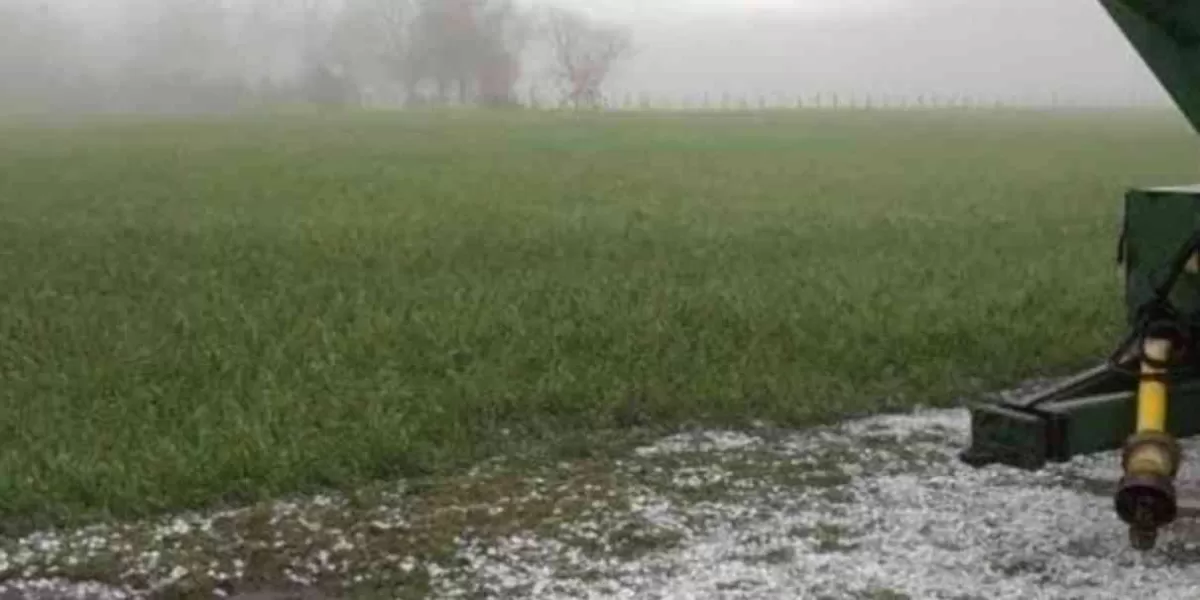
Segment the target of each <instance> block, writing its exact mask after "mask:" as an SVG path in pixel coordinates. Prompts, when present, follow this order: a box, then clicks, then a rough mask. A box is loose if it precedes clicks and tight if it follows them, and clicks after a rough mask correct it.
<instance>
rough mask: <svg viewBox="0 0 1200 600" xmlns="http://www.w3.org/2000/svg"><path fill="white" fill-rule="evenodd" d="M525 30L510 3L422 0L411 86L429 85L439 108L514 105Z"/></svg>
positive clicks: (525, 23)
mask: <svg viewBox="0 0 1200 600" xmlns="http://www.w3.org/2000/svg"><path fill="white" fill-rule="evenodd" d="M529 31H530V28H529V26H528V21H527V18H526V14H525V13H524V12H523V11H522V10H520V9H519V8H518V7H517V6H516V5H515V4H514V3H513V2H512V1H511V0H420V10H419V13H418V15H417V17H416V19H415V21H414V22H413V29H412V35H411V41H412V45H411V46H410V49H411V52H410V56H409V60H408V64H409V73H410V76H411V81H410V86H411V87H416V86H418V85H420V84H422V83H432V84H433V86H434V88H435V96H436V100H437V102H438V103H441V104H444V103H447V102H449V100H450V98H451V96H452V95H453V96H454V97H456V98H457V100H458V102H459V103H464V104H465V103H471V102H484V103H490V104H495V103H507V102H510V101H513V99H514V97H515V94H516V83H517V80H518V79H519V76H520V71H521V69H520V67H521V55H522V53H523V52H524V50H525V46H526V43H527V42H528V39H529Z"/></svg>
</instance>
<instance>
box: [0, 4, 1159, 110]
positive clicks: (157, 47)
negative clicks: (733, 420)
mask: <svg viewBox="0 0 1200 600" xmlns="http://www.w3.org/2000/svg"><path fill="white" fill-rule="evenodd" d="M554 7H561V8H566V9H569V10H570V11H572V12H571V13H565V14H571V15H574V16H573V19H574V20H570V21H562V20H560V21H558V23H559V25H560V29H559V30H557V31H559V32H560V33H561V32H562V31H568V32H569V33H570V35H569V36H568V37H570V39H572V40H574V43H573V44H572V45H571V46H570V47H564V46H562V43H561V41H562V39H564V38H562V37H559V38H554V37H553V36H552V35H550V33H551V31H550V29H549V27H548V25H547V23H548V22H549V21H547V14H548V13H547V12H546V11H547V10H549V9H551V8H554ZM434 13H437V14H441V15H442V20H437V19H432V18H426V17H428V15H430V14H434ZM468 21H469V24H468V25H464V23H467V22H468ZM564 23H566V25H564ZM567 25H569V27H568V26H567ZM564 27H565V29H563V28H564ZM468 30H469V31H468ZM618 33H620V34H621V35H622V36H626V35H627V37H621V36H618ZM618 38H620V39H623V40H625V41H628V42H629V43H628V45H627V46H625V45H621V48H620V49H621V50H628V51H626V52H618V51H616V50H617V46H618V45H620V44H617V43H616V42H615V41H614V40H617V39H618ZM556 39H557V40H558V42H559V45H558V46H556V45H555V43H554V41H555V40H556ZM566 50H569V52H568V51H566ZM0 77H2V78H3V79H2V83H0V86H2V87H0V111H9V112H11V111H17V112H21V111H80V112H88V111H157V112H162V111H173V112H179V111H184V112H186V111H228V110H236V109H240V108H244V107H247V106H262V105H274V104H289V103H298V104H299V103H308V104H311V103H317V104H321V105H326V106H333V105H336V106H359V105H377V106H409V105H413V104H429V103H446V104H454V103H457V104H463V103H504V104H524V105H530V104H535V105H538V106H555V105H560V104H562V103H564V102H566V103H572V104H575V105H579V104H581V103H583V104H604V105H607V106H626V105H629V104H632V103H637V102H651V103H653V104H656V105H661V106H682V105H690V106H697V105H700V104H707V105H709V106H713V107H716V106H718V105H721V104H726V105H728V104H732V103H745V104H751V103H752V104H756V105H757V104H787V105H795V103H796V102H797V101H800V102H805V103H809V104H811V103H813V102H814V101H820V102H822V103H825V104H828V103H831V102H832V101H833V99H834V98H837V99H838V102H840V103H848V102H851V101H854V102H865V101H867V100H868V99H869V100H870V101H871V102H873V103H874V104H877V105H878V104H912V103H916V102H918V101H920V102H922V103H925V102H935V103H936V102H942V103H945V102H952V101H953V102H969V103H973V104H988V105H990V104H993V103H998V102H1000V103H1005V104H1018V105H1035V106H1043V105H1047V104H1051V103H1054V104H1060V105H1093V106H1124V105H1132V104H1138V105H1163V104H1166V103H1167V102H1168V100H1167V97H1166V95H1165V94H1164V93H1163V91H1162V90H1161V88H1160V86H1159V85H1158V84H1157V83H1156V82H1155V81H1154V79H1153V78H1152V77H1151V76H1150V73H1149V72H1148V70H1147V69H1146V67H1145V66H1144V65H1143V64H1142V63H1141V61H1140V60H1139V59H1138V58H1137V57H1136V56H1135V55H1134V54H1133V52H1132V51H1131V49H1130V48H1129V45H1128V43H1127V42H1126V41H1125V39H1124V38H1123V37H1122V36H1121V34H1120V32H1119V31H1118V30H1117V29H1116V27H1115V26H1114V25H1113V24H1112V23H1111V22H1110V21H1109V19H1108V16H1107V14H1106V13H1105V12H1104V11H1103V9H1102V8H1101V7H1100V5H1099V3H1098V1H1097V0H1055V1H1054V2H1044V1H1036V0H744V1H740V2H739V1H736V0H607V1H600V0H557V1H555V0H546V1H543V2H539V3H537V4H531V3H530V2H528V1H526V2H518V1H516V0H514V1H513V2H511V3H510V2H506V1H504V0H240V1H234V0H0Z"/></svg>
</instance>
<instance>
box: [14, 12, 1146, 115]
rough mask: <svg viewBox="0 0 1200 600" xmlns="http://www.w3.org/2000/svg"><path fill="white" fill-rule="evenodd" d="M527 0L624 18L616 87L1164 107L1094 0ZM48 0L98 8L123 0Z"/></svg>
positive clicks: (618, 90)
mask: <svg viewBox="0 0 1200 600" xmlns="http://www.w3.org/2000/svg"><path fill="white" fill-rule="evenodd" d="M8 1H13V0H0V2H8ZM120 1H121V2H124V1H128V0H120ZM138 1H147V0H138ZM197 1H200V0H197ZM525 1H526V3H531V2H532V3H535V4H547V3H559V4H567V5H570V6H573V7H575V8H579V9H581V10H584V11H586V12H588V13H590V14H592V15H594V16H596V17H601V18H605V19H609V20H614V21H618V22H622V23H625V24H628V25H630V26H631V27H632V29H633V31H634V34H635V44H636V46H637V55H636V56H635V57H634V58H633V60H631V61H630V62H628V63H627V64H626V65H624V67H623V68H622V69H621V70H620V71H619V72H618V73H617V76H616V79H615V80H614V81H613V88H611V90H612V91H613V92H614V93H615V94H619V95H626V94H634V95H636V94H639V93H648V94H652V95H654V96H656V97H661V98H673V99H676V100H678V99H681V98H684V97H688V98H692V99H693V100H694V99H698V98H700V97H702V96H703V95H704V94H706V93H707V94H709V95H710V97H713V98H718V97H719V96H721V95H722V94H724V93H729V94H731V95H734V96H743V95H744V96H747V97H749V98H750V99H751V101H752V102H755V101H757V98H758V97H759V96H761V95H766V96H778V97H791V98H794V97H795V96H796V95H804V96H810V97H811V96H812V95H814V94H817V93H821V94H825V95H826V96H828V95H829V94H832V93H837V94H839V95H840V96H842V97H847V96H849V95H851V94H854V95H856V96H859V97H861V96H862V95H866V94H871V95H873V96H876V97H879V96H882V95H906V96H909V97H915V96H916V95H919V94H925V95H928V94H939V95H957V94H969V95H971V96H973V97H978V98H983V99H988V100H991V99H1005V100H1020V101H1023V102H1041V101H1049V99H1050V98H1051V97H1052V96H1055V95H1057V96H1058V97H1059V98H1060V100H1061V101H1063V102H1082V103H1105V104H1111V103H1128V102H1130V101H1134V100H1138V101H1142V102H1163V101H1165V96H1164V95H1163V93H1162V90H1161V88H1160V87H1159V86H1158V84H1157V82H1155V81H1154V79H1153V78H1152V77H1151V76H1150V74H1149V72H1148V71H1147V70H1146V68H1145V66H1144V65H1143V64H1142V63H1141V61H1140V60H1138V59H1137V57H1136V56H1135V55H1134V54H1133V53H1132V51H1131V50H1130V48H1129V45H1128V43H1127V42H1126V41H1125V39H1124V38H1123V37H1122V36H1121V34H1120V32H1119V31H1118V30H1117V29H1116V27H1115V26H1114V25H1113V24H1112V23H1111V22H1110V21H1109V18H1108V16H1107V14H1106V13H1105V12H1104V11H1103V9H1102V8H1101V6H1100V3H1099V1H1098V0H525ZM51 3H52V4H59V3H66V4H71V5H74V6H75V7H77V8H79V9H82V11H81V14H82V13H84V12H86V13H90V14H92V15H102V14H105V13H106V12H111V9H107V8H106V7H111V6H113V5H114V4H119V3H120V2H118V0H51ZM280 6H288V3H287V2H281V4H280Z"/></svg>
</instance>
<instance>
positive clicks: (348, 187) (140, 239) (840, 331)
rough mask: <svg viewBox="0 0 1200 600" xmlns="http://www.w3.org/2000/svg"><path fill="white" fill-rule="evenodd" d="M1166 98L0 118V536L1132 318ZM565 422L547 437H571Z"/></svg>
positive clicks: (464, 452)
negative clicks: (1014, 108) (1132, 237)
mask: <svg viewBox="0 0 1200 600" xmlns="http://www.w3.org/2000/svg"><path fill="white" fill-rule="evenodd" d="M1196 146H1197V143H1196V141H1195V140H1194V139H1193V137H1192V136H1191V134H1190V132H1189V131H1188V130H1187V129H1186V127H1185V125H1184V124H1183V122H1182V121H1181V120H1178V119H1176V118H1175V117H1174V116H1164V115H1156V114H1142V115H1132V114H1099V113H1097V114H1091V115H1083V114H1078V115H1071V116H1061V115H1060V116H1051V115H1045V114H1034V113H1025V114H1023V113H1017V112H958V113H954V112H945V113H932V112H931V113H916V112H913V113H899V112H895V113H887V112H876V113H867V112H853V113H851V112H846V113H830V112H824V111H801V112H791V113H788V112H780V113H764V114H759V115H751V114H723V115H665V114H658V115H653V114H625V115H607V116H572V115H551V114H538V115H534V114H520V113H514V114H504V115H487V114H474V113H460V114H442V115H435V114H424V113H419V114H410V115H385V114H360V115H350V116H338V117H333V116H326V117H304V116H289V117H245V118H236V119H226V120H215V119H214V120H190V121H185V120H175V121H163V122H157V123H150V122H131V121H108V122H103V123H101V122H90V123H81V124H75V125H71V126H61V125H60V126H53V127H51V126H33V125H20V124H12V123H10V124H7V125H0V522H2V523H4V529H5V530H8V531H15V530H20V529H26V528H28V527H32V526H39V525H46V524H58V523H66V522H69V521H76V520H82V519H90V518H95V517H103V516H120V517H125V516H136V515H142V514H146V513H154V512H158V511H163V510H170V509H182V508H189V507H200V506H208V505H214V504H221V503H236V502H245V501H250V500H255V499H259V498H263V497H269V496H274V495H280V494H288V493H292V492H299V491H304V490H311V489H316V488H318V487H320V486H337V487H348V486H354V485H358V484H360V483H363V482H365V481H368V480H371V479H374V478H380V477H406V476H420V475H428V474H437V473H445V472H449V471H450V470H453V469H456V468H459V467H461V466H463V465H466V464H470V462H471V461H473V460H477V459H480V458H482V457H486V456H488V455H491V454H494V453H499V452H505V451H508V450H509V449H512V448H514V447H516V446H523V445H530V444H534V445H536V444H550V445H554V444H557V443H564V444H565V443H566V442H565V440H569V441H573V442H574V443H575V445H576V446H579V445H586V440H588V439H590V437H591V436H595V435H600V434H601V433H604V432H610V433H611V432H613V431H631V430H634V429H638V428H644V427H672V426H680V425H687V424H692V423H698V424H721V425H728V426H738V425H742V424H747V423H749V422H752V421H756V420H761V421H766V422H770V423H775V424H779V425H784V426H803V425H806V424H811V423H818V422H827V421H830V420H832V419H838V418H844V417H847V416H851V415H861V414H865V413H870V412H877V411H887V410H897V409H902V408H905V407H910V406H913V405H916V404H931V405H935V404H936V405H943V406H945V405H952V404H953V403H955V402H958V400H959V399H960V398H961V397H962V394H963V393H965V392H968V391H972V390H981V389H985V388H988V387H991V386H999V385H1004V384H1006V383H1011V382H1014V381H1016V380H1019V379H1021V378H1024V377H1029V376H1034V375H1039V374H1045V373H1059V372H1062V371H1063V370H1065V369H1071V368H1075V367H1078V366H1080V365H1083V364H1087V363H1089V362H1090V361H1092V360H1094V359H1096V358H1099V357H1100V356H1102V355H1103V354H1104V353H1105V352H1107V351H1109V350H1110V349H1111V347H1112V345H1113V344H1114V343H1115V342H1116V341H1117V340H1118V338H1119V336H1120V334H1121V333H1122V332H1123V327H1122V323H1121V322H1120V319H1121V296H1120V288H1119V285H1120V282H1119V279H1118V276H1117V270H1116V265H1115V262H1114V259H1115V250H1116V239H1117V232H1118V219H1119V215H1120V203H1121V195H1122V193H1123V191H1124V189H1125V188H1126V187H1127V186H1132V185H1139V184H1153V183H1180V182H1191V181H1193V180H1200V172H1198V169H1197V166H1200V165H1197V164H1195V162H1194V157H1195V156H1196V154H1195V153H1196V150H1197V149H1198V148H1197V147H1196ZM556 440H557V441H556Z"/></svg>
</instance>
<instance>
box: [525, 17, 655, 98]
mask: <svg viewBox="0 0 1200 600" xmlns="http://www.w3.org/2000/svg"><path fill="white" fill-rule="evenodd" d="M545 28H546V29H545V32H546V35H547V38H548V42H549V44H550V50H551V54H552V56H553V61H554V70H553V75H554V78H555V79H556V80H557V81H558V82H559V84H560V85H561V86H562V87H563V88H564V95H565V100H566V102H567V103H569V104H570V105H572V106H574V107H575V108H580V107H597V106H599V105H600V104H601V101H602V89H603V86H604V83H605V82H606V81H607V80H608V78H609V75H611V74H612V71H613V68H614V67H615V66H616V64H617V63H618V62H619V61H620V60H622V59H624V58H626V57H628V56H629V55H630V54H631V53H632V51H633V44H632V36H631V34H630V32H629V30H628V29H627V28H624V27H619V26H615V25H607V24H603V23H598V22H595V21H593V20H591V19H589V18H588V17H587V16H586V15H584V14H582V13H579V12H576V11H573V10H569V9H566V8H560V7H553V8H550V9H548V10H547V12H546V20H545Z"/></svg>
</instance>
